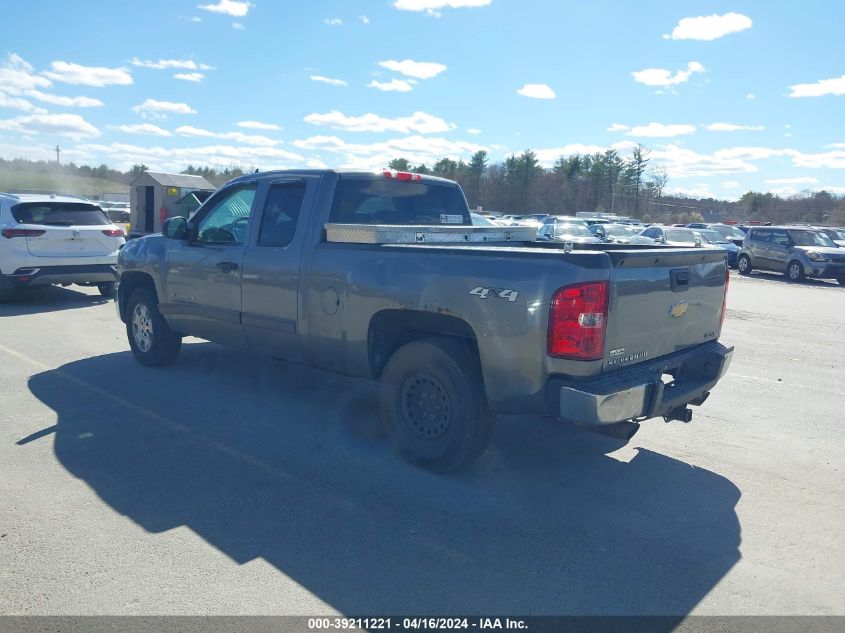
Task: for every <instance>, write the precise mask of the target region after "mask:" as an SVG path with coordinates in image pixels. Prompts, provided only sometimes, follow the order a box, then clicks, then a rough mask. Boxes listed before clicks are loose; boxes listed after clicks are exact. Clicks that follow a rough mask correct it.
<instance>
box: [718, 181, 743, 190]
mask: <svg viewBox="0 0 845 633" xmlns="http://www.w3.org/2000/svg"><path fill="white" fill-rule="evenodd" d="M741 186H742V183H741V182H739V181H738V180H725V181H724V182H722V189H739V188H740V187H741Z"/></svg>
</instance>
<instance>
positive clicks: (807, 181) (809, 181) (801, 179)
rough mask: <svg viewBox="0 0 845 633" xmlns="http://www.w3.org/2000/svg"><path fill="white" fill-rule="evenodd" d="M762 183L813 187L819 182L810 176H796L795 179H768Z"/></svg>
mask: <svg viewBox="0 0 845 633" xmlns="http://www.w3.org/2000/svg"><path fill="white" fill-rule="evenodd" d="M763 182H765V183H766V184H769V185H815V184H818V182H819V181H818V179H817V178H813V177H812V176H797V177H795V178H769V179H768V180H764V181H763Z"/></svg>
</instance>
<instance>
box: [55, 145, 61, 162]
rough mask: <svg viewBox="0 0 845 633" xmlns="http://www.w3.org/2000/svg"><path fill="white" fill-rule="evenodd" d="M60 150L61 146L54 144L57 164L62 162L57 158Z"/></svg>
mask: <svg viewBox="0 0 845 633" xmlns="http://www.w3.org/2000/svg"><path fill="white" fill-rule="evenodd" d="M61 151H62V150H61V148H60V147H59V146H58V145H56V163H57V164H59V165H61V164H62V161H61V160H60V159H59V153H60V152H61Z"/></svg>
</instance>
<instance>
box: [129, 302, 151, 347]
mask: <svg viewBox="0 0 845 633" xmlns="http://www.w3.org/2000/svg"><path fill="white" fill-rule="evenodd" d="M132 338H134V339H135V345H137V347H138V349H139V350H141V351H142V352H149V351H150V348H151V347H152V346H153V318H152V315H151V314H150V309H149V308H148V307H147V306H146V305H145V304H143V303H139V304H138V305H136V306H135V309H134V310H133V311H132Z"/></svg>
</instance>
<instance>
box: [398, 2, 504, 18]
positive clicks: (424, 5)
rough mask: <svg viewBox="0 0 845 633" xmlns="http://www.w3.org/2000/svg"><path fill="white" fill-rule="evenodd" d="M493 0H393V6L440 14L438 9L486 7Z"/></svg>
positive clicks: (401, 9) (406, 9) (404, 9)
mask: <svg viewBox="0 0 845 633" xmlns="http://www.w3.org/2000/svg"><path fill="white" fill-rule="evenodd" d="M492 1H493V0H395V1H394V3H393V6H394V7H395V8H397V9H399V10H400V11H426V12H427V13H429V14H430V15H436V16H438V17H439V16H440V13H439V10H440V9H446V8H449V9H461V8H473V7H486V6H489V4H490V3H491V2H492Z"/></svg>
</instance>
